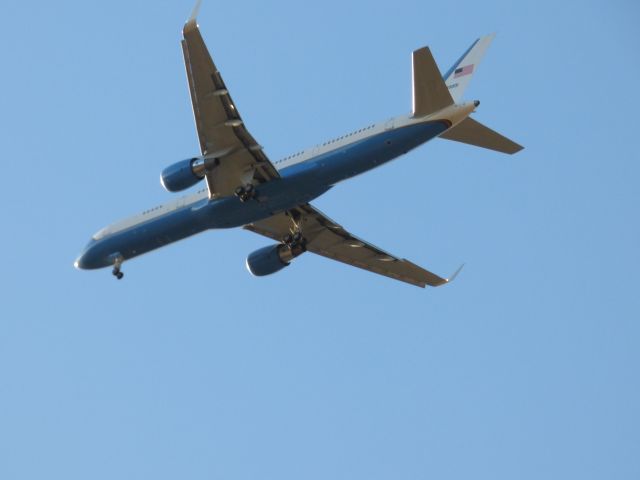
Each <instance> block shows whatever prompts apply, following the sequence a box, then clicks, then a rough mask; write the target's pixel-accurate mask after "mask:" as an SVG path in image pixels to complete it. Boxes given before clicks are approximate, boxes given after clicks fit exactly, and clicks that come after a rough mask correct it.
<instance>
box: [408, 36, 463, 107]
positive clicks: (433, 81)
mask: <svg viewBox="0 0 640 480" xmlns="http://www.w3.org/2000/svg"><path fill="white" fill-rule="evenodd" d="M412 60H413V116H414V117H424V116H425V115H429V114H430V113H434V112H437V111H438V110H441V109H443V108H445V107H448V106H449V105H451V104H453V98H451V94H450V93H449V89H448V88H447V85H446V84H445V83H444V80H443V79H442V75H441V74H440V70H438V65H436V61H435V60H434V59H433V55H431V51H430V50H429V47H423V48H421V49H419V50H416V51H414V52H413V58H412Z"/></svg>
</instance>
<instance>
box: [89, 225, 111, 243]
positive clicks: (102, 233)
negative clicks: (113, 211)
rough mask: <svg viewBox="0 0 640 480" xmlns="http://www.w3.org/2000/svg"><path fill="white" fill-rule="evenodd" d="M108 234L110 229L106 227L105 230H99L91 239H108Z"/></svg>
mask: <svg viewBox="0 0 640 480" xmlns="http://www.w3.org/2000/svg"><path fill="white" fill-rule="evenodd" d="M108 233H109V229H108V228H107V227H104V228H103V229H101V230H98V231H97V232H96V233H94V234H93V237H91V238H93V239H94V240H100V239H102V238H104V237H106V236H107V234H108Z"/></svg>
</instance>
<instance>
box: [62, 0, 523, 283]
mask: <svg viewBox="0 0 640 480" xmlns="http://www.w3.org/2000/svg"><path fill="white" fill-rule="evenodd" d="M197 10H198V6H196V8H195V9H194V12H193V14H192V15H191V18H190V19H189V20H188V21H187V23H186V24H185V26H184V29H183V40H182V49H183V53H184V61H185V66H186V70H187V79H188V83H189V91H190V93H191V101H192V105H193V115H194V117H195V124H196V129H197V133H198V139H199V141H200V151H201V155H200V156H197V157H194V158H190V159H187V160H183V161H181V162H177V163H175V164H173V165H171V166H169V167H168V168H166V169H165V170H164V171H163V172H162V174H161V177H160V179H161V183H162V186H163V187H164V188H165V189H166V190H168V191H169V192H179V191H183V190H186V189H188V188H190V187H193V186H195V185H196V184H197V183H199V182H200V181H202V180H204V182H205V184H206V188H203V189H201V190H200V191H198V192H196V193H193V194H190V195H188V196H186V197H182V198H179V199H177V200H174V201H172V202H169V203H166V204H164V205H161V206H158V207H155V208H151V209H148V210H146V211H144V212H142V213H141V214H139V215H136V216H133V217H131V218H128V219H125V220H122V221H120V222H116V223H114V224H112V225H109V226H107V227H105V228H103V229H101V230H100V231H98V232H97V233H96V234H95V235H93V236H92V237H91V240H90V242H89V244H88V245H87V246H86V247H85V249H84V250H83V251H82V253H81V255H80V256H79V257H78V259H77V260H76V262H75V267H76V268H79V269H97V268H103V267H113V275H115V276H116V278H118V279H121V278H122V276H123V273H122V271H121V267H122V263H123V262H124V261H126V260H130V259H132V258H134V257H137V256H139V255H142V254H143V253H147V252H150V251H152V250H155V249H157V248H160V247H162V246H165V245H168V244H170V243H172V242H176V241H178V240H182V239H184V238H186V237H189V236H191V235H195V234H196V233H200V232H203V231H205V230H208V229H218V228H233V227H242V228H244V229H246V230H250V231H252V232H256V233H259V234H261V235H264V236H265V237H268V238H270V239H272V240H274V241H275V243H274V244H272V245H270V246H267V247H264V248H261V249H259V250H257V251H255V252H253V253H251V254H250V255H249V256H248V257H247V260H246V264H247V268H248V269H249V271H250V272H251V273H252V274H253V275H256V276H263V275H269V274H272V273H275V272H277V271H279V270H281V269H282V268H284V267H286V266H287V265H289V263H290V262H291V261H292V260H293V259H294V258H296V257H298V256H299V255H301V254H302V253H304V252H307V251H308V252H313V253H315V254H318V255H322V256H324V257H327V258H330V259H333V260H338V261H340V262H343V263H346V264H349V265H353V266H355V267H359V268H362V269H365V270H369V271H371V272H374V273H378V274H380V275H385V276H387V277H390V278H394V279H396V280H401V281H403V282H407V283H410V284H413V285H417V286H419V287H425V286H426V285H429V286H434V287H435V286H439V285H443V284H446V283H448V282H450V281H451V280H453V278H455V276H456V275H457V273H458V272H459V271H460V269H458V271H456V273H455V274H453V275H452V276H451V277H450V278H442V277H439V276H438V275H436V274H434V273H431V272H429V271H427V270H425V269H423V268H421V267H419V266H417V265H415V264H414V263H411V262H409V261H408V260H405V259H402V258H400V257H397V256H395V255H392V254H390V253H388V252H385V251H384V250H382V249H380V248H378V247H375V246H374V245H372V244H370V243H368V242H366V241H364V240H362V239H360V238H358V237H356V236H354V235H352V234H351V233H349V232H348V231H347V230H346V229H344V228H343V227H342V226H341V225H339V224H338V223H336V222H334V221H333V220H331V219H329V217H327V216H326V215H325V214H323V213H322V212H320V211H319V210H318V209H316V208H315V207H313V206H312V205H311V204H310V203H309V202H311V201H312V200H314V199H315V198H317V197H319V196H320V195H322V194H323V193H325V192H327V191H328V190H329V189H331V187H333V186H334V185H336V184H337V183H339V182H341V181H343V180H347V179H349V178H351V177H354V176H356V175H359V174H361V173H363V172H366V171H368V170H371V169H373V168H375V167H378V166H380V165H382V164H384V163H386V162H388V161H390V160H393V159H394V158H396V157H399V156H400V155H403V154H405V153H407V152H409V151H410V150H412V149H414V148H416V147H418V146H419V145H422V144H423V143H425V142H428V141H429V140H432V139H434V138H436V137H439V138H444V139H447V140H455V141H458V142H463V143H467V144H471V145H475V146H478V147H484V148H488V149H491V150H496V151H499V152H504V153H508V154H513V153H516V152H518V151H520V150H521V149H522V147H521V146H520V145H518V144H517V143H515V142H513V141H511V140H509V139H507V138H505V137H503V136H502V135H500V134H498V133H496V132H494V131H493V130H491V129H489V128H487V127H485V126H484V125H482V124H481V123H479V122H477V121H476V120H474V119H472V118H471V117H470V116H469V115H470V114H471V113H473V112H475V109H476V107H478V105H479V103H480V102H478V101H477V100H476V101H473V102H462V101H461V98H462V95H463V92H464V91H465V89H466V87H467V85H468V84H469V81H470V80H471V77H472V76H473V74H474V73H475V71H476V70H477V68H478V64H479V63H480V60H481V58H482V56H483V55H484V53H485V50H486V49H487V47H488V46H489V43H490V42H491V40H492V39H493V35H488V36H485V37H482V38H480V39H478V40H476V41H475V42H474V43H473V44H472V45H471V47H470V48H469V49H468V50H467V51H466V52H465V53H464V54H463V55H462V57H460V59H459V60H458V61H457V62H456V63H455V64H454V65H453V66H452V67H451V68H450V69H449V70H448V71H447V73H445V74H444V75H441V73H440V71H439V70H438V66H437V65H436V63H435V61H434V59H433V56H432V55H431V52H430V50H429V48H427V47H424V48H421V49H419V50H416V51H414V52H413V57H412V60H413V108H412V112H411V113H410V114H407V115H402V116H399V117H395V118H393V119H391V120H388V121H385V122H381V123H374V124H371V125H368V126H366V127H364V128H360V129H358V130H356V131H354V132H351V133H348V134H346V135H343V136H341V137H339V138H336V139H334V140H330V141H327V142H324V143H322V144H319V145H316V146H313V147H311V148H308V149H306V150H302V151H300V152H298V153H295V154H293V155H290V156H288V157H286V158H283V159H281V160H279V161H277V162H271V161H270V160H269V158H267V155H266V154H265V152H264V150H263V148H262V147H261V146H260V144H259V143H258V142H256V140H255V139H254V138H253V136H252V135H251V134H250V133H249V131H248V130H247V127H246V126H245V123H244V121H243V120H242V118H241V117H240V114H239V112H238V109H237V108H236V105H235V103H234V101H233V100H232V99H231V95H230V94H229V91H228V90H227V87H226V85H225V83H224V81H223V80H222V76H221V75H220V72H219V71H218V69H217V68H216V65H215V64H214V63H213V60H212V59H211V56H210V54H209V52H208V50H207V47H206V45H205V43H204V41H203V39H202V36H201V34H200V31H199V29H198V25H197V23H196V15H197Z"/></svg>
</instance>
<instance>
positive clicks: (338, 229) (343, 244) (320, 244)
mask: <svg viewBox="0 0 640 480" xmlns="http://www.w3.org/2000/svg"><path fill="white" fill-rule="evenodd" d="M295 226H297V227H298V229H299V230H300V231H301V232H302V234H303V236H304V238H305V239H306V241H307V243H306V248H307V250H308V251H309V252H313V253H316V254H318V255H322V256H323V257H327V258H331V259H333V260H338V261H339V262H343V263H346V264H348V265H353V266H354V267H358V268H362V269H364V270H369V271H370V272H374V273H378V274H380V275H385V276H387V277H390V278H394V279H396V280H400V281H402V282H407V283H410V284H412V285H416V286H418V287H423V288H424V287H425V286H426V285H429V286H431V287H437V286H439V285H444V284H445V283H449V282H451V281H452V280H453V279H454V278H455V277H456V275H457V274H458V273H459V272H460V270H461V269H462V267H460V268H459V269H458V271H457V272H456V273H455V274H453V275H452V276H451V278H448V279H447V278H442V277H439V276H438V275H436V274H434V273H431V272H429V271H428V270H425V269H424V268H421V267H419V266H418V265H416V264H414V263H411V262H410V261H408V260H405V259H402V258H399V257H396V256H395V255H392V254H390V253H388V252H385V251H384V250H382V249H380V248H378V247H376V246H374V245H372V244H370V243H368V242H365V241H364V240H362V239H360V238H358V237H356V236H355V235H352V234H351V233H349V232H347V231H346V230H345V229H344V228H343V227H342V226H341V225H339V224H337V223H336V222H334V221H333V220H331V219H330V218H329V217H327V216H326V215H324V214H323V213H322V212H320V211H319V210H317V209H316V208H314V207H312V206H311V205H309V204H306V205H301V206H299V207H296V208H294V209H292V210H289V211H287V212H283V213H279V214H277V215H274V216H272V217H269V218H267V219H264V220H260V221H259V222H255V223H251V224H249V225H245V226H244V228H245V229H247V230H250V231H252V232H256V233H259V234H260V235H264V236H265V237H269V238H271V239H273V240H276V241H282V239H283V238H284V237H285V236H287V235H288V234H290V233H292V229H293V228H295Z"/></svg>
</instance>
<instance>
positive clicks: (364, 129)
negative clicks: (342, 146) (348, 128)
mask: <svg viewBox="0 0 640 480" xmlns="http://www.w3.org/2000/svg"><path fill="white" fill-rule="evenodd" d="M375 126H376V125H375V124H372V125H369V126H368V127H365V128H361V129H360V130H356V131H355V132H351V133H348V134H346V135H343V136H341V137H338V138H334V139H333V140H329V141H328V142H324V143H323V144H322V146H323V147H325V146H327V145H331V144H332V143H335V142H337V141H339V140H342V139H344V138H347V137H351V136H353V135H356V134H358V133H362V132H364V131H366V130H371V129H372V128H373V127H375Z"/></svg>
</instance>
